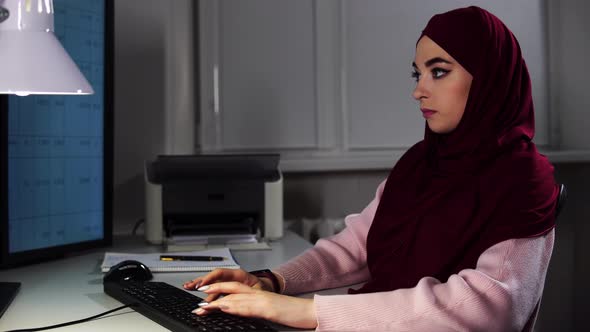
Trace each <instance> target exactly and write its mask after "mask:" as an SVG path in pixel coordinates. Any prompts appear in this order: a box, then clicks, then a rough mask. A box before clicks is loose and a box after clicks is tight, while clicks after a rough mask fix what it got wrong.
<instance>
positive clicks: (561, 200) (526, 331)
mask: <svg viewBox="0 0 590 332" xmlns="http://www.w3.org/2000/svg"><path fill="white" fill-rule="evenodd" d="M566 200H567V190H566V188H565V184H563V183H562V184H560V185H559V195H558V196H557V206H556V207H555V221H556V222H557V217H559V214H560V213H561V211H562V210H563V207H564V206H565V201H566ZM541 296H542V295H541ZM540 307H541V299H540V298H539V301H538V302H537V305H536V306H535V309H534V310H533V313H532V314H531V316H530V317H529V320H528V321H527V322H526V324H525V325H524V328H523V329H522V331H523V332H530V331H533V329H534V327H535V321H536V320H537V316H538V315H539V308H540Z"/></svg>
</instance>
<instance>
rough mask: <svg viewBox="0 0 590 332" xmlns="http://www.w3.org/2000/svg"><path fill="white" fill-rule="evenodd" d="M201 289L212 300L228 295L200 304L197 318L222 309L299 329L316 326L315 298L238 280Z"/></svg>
mask: <svg viewBox="0 0 590 332" xmlns="http://www.w3.org/2000/svg"><path fill="white" fill-rule="evenodd" d="M201 290H202V291H203V292H205V293H207V294H209V297H211V296H213V295H214V296H215V298H217V297H218V296H219V295H221V294H223V295H225V296H224V297H222V298H220V299H218V300H216V301H212V302H210V301H204V302H202V303H201V304H199V307H200V308H198V309H196V310H195V311H193V312H194V313H196V314H197V315H206V314H207V313H208V312H211V311H214V310H221V311H223V312H227V313H229V314H232V315H237V316H244V317H256V318H263V319H266V320H269V321H272V322H275V323H279V324H283V325H287V326H292V327H297V328H307V329H311V328H316V326H317V318H316V315H315V306H314V302H313V299H301V298H297V297H292V296H286V295H279V294H275V293H271V292H267V291H263V290H261V289H257V288H253V287H250V286H247V285H246V284H244V283H241V282H237V281H230V282H220V283H215V284H211V285H208V286H204V287H202V288H201ZM209 297H208V298H209ZM207 302H208V303H207Z"/></svg>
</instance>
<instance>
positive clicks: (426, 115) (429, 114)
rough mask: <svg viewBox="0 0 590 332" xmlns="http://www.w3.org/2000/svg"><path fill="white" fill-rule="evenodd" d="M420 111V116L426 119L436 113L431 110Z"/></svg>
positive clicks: (423, 109)
mask: <svg viewBox="0 0 590 332" xmlns="http://www.w3.org/2000/svg"><path fill="white" fill-rule="evenodd" d="M420 110H421V111H422V115H423V116H424V117H425V118H426V119H428V118H429V117H431V116H432V115H433V114H434V113H436V111H433V110H429V109H428V108H421V109H420Z"/></svg>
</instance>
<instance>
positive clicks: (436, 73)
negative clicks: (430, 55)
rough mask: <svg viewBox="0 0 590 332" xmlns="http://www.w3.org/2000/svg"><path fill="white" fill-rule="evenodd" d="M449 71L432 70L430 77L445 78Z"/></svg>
mask: <svg viewBox="0 0 590 332" xmlns="http://www.w3.org/2000/svg"><path fill="white" fill-rule="evenodd" d="M448 72H449V71H448V70H446V69H442V68H434V69H432V77H433V78H435V79H437V78H441V77H443V76H445V75H446V74H447V73H448Z"/></svg>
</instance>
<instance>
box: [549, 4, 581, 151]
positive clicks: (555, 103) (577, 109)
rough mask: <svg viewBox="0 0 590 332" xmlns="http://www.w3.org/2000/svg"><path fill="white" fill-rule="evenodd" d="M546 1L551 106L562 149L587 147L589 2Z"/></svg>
mask: <svg viewBox="0 0 590 332" xmlns="http://www.w3.org/2000/svg"><path fill="white" fill-rule="evenodd" d="M547 1H548V9H549V11H548V14H549V20H550V24H551V28H550V37H551V38H550V48H549V54H550V63H551V65H550V68H551V77H552V78H553V81H552V82H550V87H551V96H552V101H551V106H552V108H553V109H554V110H555V111H556V112H557V115H558V118H557V119H556V120H558V121H560V126H559V128H560V131H559V132H558V136H559V138H560V139H559V143H560V146H561V148H562V149H590V130H588V125H587V123H588V120H587V118H588V113H589V111H590V98H589V95H588V70H587V69H586V68H585V66H586V64H587V63H588V59H590V41H589V36H590V23H589V21H588V15H590V1H587V0H561V1H553V0H547Z"/></svg>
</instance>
